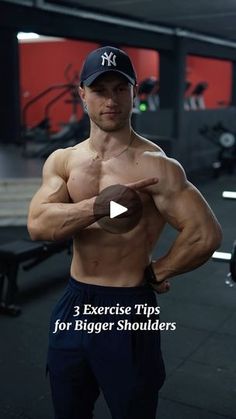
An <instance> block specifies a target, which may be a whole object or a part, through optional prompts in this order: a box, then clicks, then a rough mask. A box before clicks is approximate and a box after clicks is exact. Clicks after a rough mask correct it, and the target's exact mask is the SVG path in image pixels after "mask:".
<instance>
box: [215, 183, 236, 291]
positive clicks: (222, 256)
mask: <svg viewBox="0 0 236 419" xmlns="http://www.w3.org/2000/svg"><path fill="white" fill-rule="evenodd" d="M222 197H223V198H228V199H236V192H234V191H232V192H231V191H224V192H223V193H222ZM212 259H213V260H215V261H218V262H229V273H228V275H227V279H226V281H225V283H226V285H228V286H229V287H233V286H234V283H235V282H236V240H235V241H234V243H233V248H232V252H231V253H226V252H214V254H213V256H212Z"/></svg>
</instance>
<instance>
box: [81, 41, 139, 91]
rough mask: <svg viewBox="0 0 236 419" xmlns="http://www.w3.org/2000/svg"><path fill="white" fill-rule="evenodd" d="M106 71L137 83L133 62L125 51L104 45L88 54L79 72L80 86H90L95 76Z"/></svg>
mask: <svg viewBox="0 0 236 419" xmlns="http://www.w3.org/2000/svg"><path fill="white" fill-rule="evenodd" d="M106 72H115V73H119V74H122V75H123V76H124V77H126V79H127V80H128V81H129V82H130V83H131V84H133V85H135V84H137V76H136V73H135V70H134V67H133V64H132V62H131V60H130V58H129V56H128V55H127V54H126V52H124V51H122V50H121V49H118V48H115V47H109V46H106V47H102V48H98V49H95V50H94V51H92V52H90V54H88V56H87V58H86V60H85V62H84V64H83V67H82V70H81V73H80V86H83V85H85V86H90V85H91V84H92V83H93V82H94V81H95V80H96V78H97V77H99V76H100V75H101V74H104V73H106Z"/></svg>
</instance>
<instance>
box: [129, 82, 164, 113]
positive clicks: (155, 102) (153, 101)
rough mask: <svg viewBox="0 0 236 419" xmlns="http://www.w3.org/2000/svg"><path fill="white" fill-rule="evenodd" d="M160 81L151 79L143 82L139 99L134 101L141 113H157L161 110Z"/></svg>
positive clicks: (139, 89) (139, 90)
mask: <svg viewBox="0 0 236 419" xmlns="http://www.w3.org/2000/svg"><path fill="white" fill-rule="evenodd" d="M158 91H159V81H158V80H157V79H156V78H155V77H149V78H147V79H144V80H143V81H141V83H140V85H139V88H138V94H137V97H136V98H135V100H134V104H135V108H136V109H138V110H139V111H141V112H145V111H156V110H157V109H158V108H159V94H158Z"/></svg>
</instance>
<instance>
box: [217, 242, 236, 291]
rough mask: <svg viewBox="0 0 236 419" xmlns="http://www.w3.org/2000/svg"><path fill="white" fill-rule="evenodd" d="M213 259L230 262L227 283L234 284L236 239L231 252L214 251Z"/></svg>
mask: <svg viewBox="0 0 236 419" xmlns="http://www.w3.org/2000/svg"><path fill="white" fill-rule="evenodd" d="M212 259H213V260H215V261H217V262H227V263H229V273H228V275H227V279H226V281H225V283H226V285H228V286H230V287H232V286H234V283H235V282H236V241H235V242H234V243H233V248H232V252H231V253H226V252H214V254H213V255H212Z"/></svg>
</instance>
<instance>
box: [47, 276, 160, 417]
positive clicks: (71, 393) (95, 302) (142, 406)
mask: <svg viewBox="0 0 236 419" xmlns="http://www.w3.org/2000/svg"><path fill="white" fill-rule="evenodd" d="M145 303H146V304H147V306H152V307H157V301H156V297H155V293H154V291H153V290H152V288H151V287H150V286H149V285H147V284H145V285H142V286H138V287H105V286H99V285H90V284H85V283H82V282H78V281H77V280H75V279H73V278H70V279H69V283H68V285H67V287H66V289H65V292H64V294H63V296H62V297H61V299H60V300H59V301H58V303H57V304H56V306H55V308H54V309H53V312H52V316H51V321H50V330H49V347H48V355H47V371H48V372H49V377H50V385H51V393H52V401H53V406H54V411H55V419H92V418H93V409H94V404H95V401H96V400H97V398H98V396H99V393H100V390H102V392H103V395H104V397H105V399H106V402H107V404H108V407H109V409H110V411H111V414H112V418H113V419H144V418H145V419H155V415H156V409H157V402H158V391H159V389H160V387H161V386H162V384H163V382H164V379H165V369H164V364H163V359H162V355H161V349H160V333H159V331H146V330H145V331H141V330H140V329H138V330H135V331H134V330H117V329H118V328H117V325H118V321H119V320H125V319H127V320H128V321H129V322H132V323H133V322H136V323H137V322H147V317H146V316H145V315H140V314H139V315H137V314H136V313H135V310H133V308H134V305H135V304H145ZM88 304H91V305H92V306H93V307H112V306H116V305H117V304H120V306H124V307H132V312H131V314H130V315H123V314H116V315H113V314H103V315H101V314H84V307H85V306H86V305H88ZM76 307H79V310H80V314H79V315H76V314H78V313H76V310H78V309H76ZM157 318H158V315H156V314H155V315H152V316H151V317H150V319H151V320H152V321H155V320H156V319H157ZM58 319H59V320H60V322H64V323H66V324H68V325H69V323H71V325H70V326H68V327H67V328H68V330H66V329H65V330H57V332H56V333H53V332H54V331H55V324H56V320H58ZM76 320H77V321H79V320H82V322H80V324H82V323H84V324H85V323H87V324H88V323H93V322H94V323H98V322H99V323H104V322H108V323H112V322H114V327H112V330H104V331H101V332H100V333H95V331H94V332H93V333H88V331H86V330H75V327H74V326H75V322H76Z"/></svg>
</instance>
